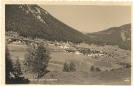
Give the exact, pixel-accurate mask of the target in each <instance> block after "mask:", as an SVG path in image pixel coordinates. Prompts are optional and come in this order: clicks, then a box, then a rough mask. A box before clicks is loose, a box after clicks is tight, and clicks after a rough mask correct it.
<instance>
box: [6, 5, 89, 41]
mask: <svg viewBox="0 0 133 86" xmlns="http://www.w3.org/2000/svg"><path fill="white" fill-rule="evenodd" d="M5 30H6V31H15V32H17V33H19V35H21V36H24V37H31V38H33V39H34V38H36V37H38V38H43V39H46V40H52V41H54V40H57V41H67V40H69V41H71V42H74V43H78V42H82V41H85V40H88V39H87V36H85V35H84V34H82V33H81V32H79V31H77V30H75V29H73V28H72V27H70V26H68V25H66V24H64V23H63V22H61V21H60V20H58V19H56V18H54V17H53V16H52V15H51V14H49V13H48V12H47V11H46V10H44V9H42V8H41V7H39V6H38V5H29V4H28V5H5Z"/></svg>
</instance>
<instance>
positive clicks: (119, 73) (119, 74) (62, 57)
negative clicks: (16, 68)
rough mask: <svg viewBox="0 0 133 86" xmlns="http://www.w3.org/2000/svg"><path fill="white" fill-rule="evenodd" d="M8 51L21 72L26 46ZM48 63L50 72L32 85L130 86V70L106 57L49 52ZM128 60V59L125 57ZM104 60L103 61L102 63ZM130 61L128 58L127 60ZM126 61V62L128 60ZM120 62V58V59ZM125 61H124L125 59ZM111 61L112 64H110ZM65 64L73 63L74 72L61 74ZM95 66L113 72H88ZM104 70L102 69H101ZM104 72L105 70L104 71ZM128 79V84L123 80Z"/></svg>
mask: <svg viewBox="0 0 133 86" xmlns="http://www.w3.org/2000/svg"><path fill="white" fill-rule="evenodd" d="M8 48H9V50H10V55H11V58H12V59H13V61H15V59H16V57H19V59H20V63H21V67H22V71H24V65H23V61H24V56H25V53H26V52H27V46H26V45H15V44H8ZM50 57H51V59H50V61H49V64H48V67H47V69H48V70H49V71H50V72H48V73H47V74H46V75H45V76H44V77H42V78H41V79H40V81H37V82H32V80H31V82H30V83H31V84H33V83H43V84H90V85H91V84H93V85H94V84H111V85H112V84H118V85H119V84H123V85H124V84H125V85H130V84H131V82H130V80H131V68H122V69H120V68H121V66H120V65H118V64H115V61H116V60H119V59H112V58H106V57H100V58H97V59H96V58H92V57H89V56H83V55H76V54H73V53H67V52H51V53H50ZM117 58H118V57H117ZM127 58H129V57H127ZM103 59H104V61H102V60H103ZM129 59H130V58H129ZM129 59H128V60H129ZM120 60H121V58H120ZM125 60H126V59H125ZM111 61H112V63H111ZM65 62H68V63H70V62H74V64H75V66H76V72H63V71H62V70H63V65H64V63H65ZM92 65H95V66H98V67H103V68H104V67H107V68H114V69H116V70H113V71H100V72H96V71H90V69H91V66H92ZM103 70H104V69H103ZM105 70H106V69H105ZM23 75H24V77H25V78H28V79H31V76H32V75H31V74H29V73H25V72H24V74H23ZM126 78H128V79H129V82H125V81H124V80H125V79H126ZM44 79H57V80H56V81H46V80H45V81H43V80H44Z"/></svg>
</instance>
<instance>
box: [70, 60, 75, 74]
mask: <svg viewBox="0 0 133 86" xmlns="http://www.w3.org/2000/svg"><path fill="white" fill-rule="evenodd" d="M70 71H72V72H75V71H76V67H75V64H74V63H73V62H71V63H70Z"/></svg>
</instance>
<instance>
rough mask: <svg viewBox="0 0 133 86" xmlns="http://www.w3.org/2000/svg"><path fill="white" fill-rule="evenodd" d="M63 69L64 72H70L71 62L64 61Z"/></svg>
mask: <svg viewBox="0 0 133 86" xmlns="http://www.w3.org/2000/svg"><path fill="white" fill-rule="evenodd" d="M63 71H64V72H69V71H70V68H69V64H68V63H66V62H65V63H64V67H63Z"/></svg>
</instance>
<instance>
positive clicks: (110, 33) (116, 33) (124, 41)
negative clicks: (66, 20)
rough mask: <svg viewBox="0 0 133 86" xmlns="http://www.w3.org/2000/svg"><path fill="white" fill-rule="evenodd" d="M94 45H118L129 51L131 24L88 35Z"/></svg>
mask: <svg viewBox="0 0 133 86" xmlns="http://www.w3.org/2000/svg"><path fill="white" fill-rule="evenodd" d="M86 35H87V36H88V37H91V38H92V39H94V40H95V41H93V42H94V43H96V44H108V45H118V46H119V47H120V48H123V49H131V24H125V25H122V26H120V27H111V28H109V29H107V30H103V31H99V32H95V33H88V34H86Z"/></svg>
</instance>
